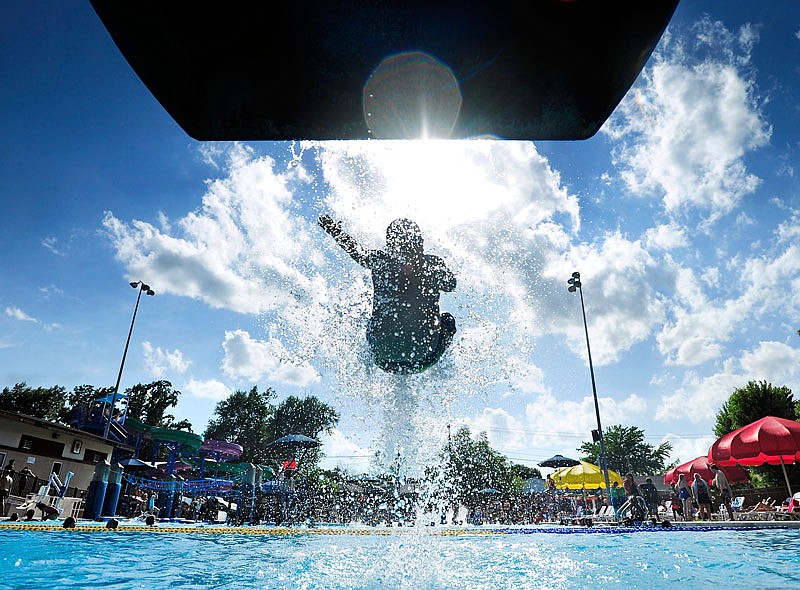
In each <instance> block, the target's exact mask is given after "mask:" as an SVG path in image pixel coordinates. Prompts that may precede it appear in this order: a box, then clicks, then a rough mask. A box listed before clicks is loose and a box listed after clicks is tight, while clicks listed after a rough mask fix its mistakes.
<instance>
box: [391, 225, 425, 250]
mask: <svg viewBox="0 0 800 590" xmlns="http://www.w3.org/2000/svg"><path fill="white" fill-rule="evenodd" d="M386 249H387V250H388V251H389V254H391V255H393V256H397V257H399V258H410V257H412V256H418V255H420V254H422V231H420V229H419V226H418V225H417V224H416V223H414V222H413V221H411V220H410V219H395V220H394V221H393V222H391V223H390V224H389V227H387V228H386Z"/></svg>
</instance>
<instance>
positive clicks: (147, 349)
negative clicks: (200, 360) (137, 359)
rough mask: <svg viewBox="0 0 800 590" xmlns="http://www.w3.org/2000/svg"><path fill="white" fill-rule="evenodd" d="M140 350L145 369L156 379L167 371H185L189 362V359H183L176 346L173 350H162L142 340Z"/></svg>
mask: <svg viewBox="0 0 800 590" xmlns="http://www.w3.org/2000/svg"><path fill="white" fill-rule="evenodd" d="M142 352H143V353H144V363H145V366H146V367H147V371H148V372H149V373H150V375H152V376H153V377H155V378H156V379H160V378H161V377H162V376H164V374H168V373H178V374H180V373H185V372H186V369H188V368H189V365H190V364H191V361H187V360H184V358H183V352H181V351H180V350H178V349H177V348H176V349H175V350H173V351H169V350H164V349H162V348H160V347H157V346H153V345H152V343H150V342H148V341H147V340H145V341H144V342H142Z"/></svg>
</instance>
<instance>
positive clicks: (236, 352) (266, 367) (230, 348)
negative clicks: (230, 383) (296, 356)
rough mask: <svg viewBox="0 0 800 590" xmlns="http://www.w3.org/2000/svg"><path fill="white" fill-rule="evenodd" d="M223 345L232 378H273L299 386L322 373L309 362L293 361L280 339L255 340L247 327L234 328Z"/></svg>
mask: <svg viewBox="0 0 800 590" xmlns="http://www.w3.org/2000/svg"><path fill="white" fill-rule="evenodd" d="M222 347H223V348H224V350H225V357H224V359H223V361H222V370H223V371H224V372H225V374H226V375H228V376H229V377H233V378H236V379H247V380H250V381H259V380H261V379H263V378H269V379H271V380H274V381H277V382H279V383H285V384H288V385H295V386H298V387H306V386H308V385H309V384H311V383H315V382H317V381H319V375H318V374H317V372H316V371H315V370H314V369H313V368H312V367H311V366H310V365H309V364H308V363H307V362H300V363H297V364H295V363H293V362H292V359H291V358H290V355H289V354H288V352H287V351H286V348H285V347H284V345H283V344H282V343H281V342H280V341H279V340H276V339H270V340H268V341H261V340H255V339H253V338H252V337H251V336H250V334H248V333H247V332H246V331H244V330H234V331H226V332H225V341H224V342H223V343H222Z"/></svg>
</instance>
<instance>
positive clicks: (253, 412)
mask: <svg viewBox="0 0 800 590" xmlns="http://www.w3.org/2000/svg"><path fill="white" fill-rule="evenodd" d="M274 397H275V392H274V391H273V390H272V389H269V388H268V389H267V390H266V391H264V392H259V391H258V387H253V388H252V389H251V390H250V391H241V390H237V391H234V392H233V393H232V394H230V395H229V396H228V398H227V399H224V400H222V401H221V402H219V403H218V404H217V405H216V407H215V408H214V416H216V417H215V418H212V419H211V420H209V421H208V427H207V428H206V431H205V433H204V435H203V436H204V437H205V438H207V439H212V440H222V441H226V442H234V443H237V444H239V445H241V446H242V449H243V450H242V461H248V462H250V463H256V464H260V465H263V464H267V463H269V459H270V455H269V451H268V447H267V444H268V443H269V442H270V440H271V439H270V438H269V437H270V434H269V427H268V425H269V419H270V416H271V415H272V412H273V411H274V407H273V406H272V404H270V400H272V399H273V398H274Z"/></svg>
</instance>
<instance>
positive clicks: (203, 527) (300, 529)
mask: <svg viewBox="0 0 800 590" xmlns="http://www.w3.org/2000/svg"><path fill="white" fill-rule="evenodd" d="M775 529H800V520H733V521H695V522H676V523H670V525H669V526H663V525H662V524H658V525H652V524H650V523H649V522H648V523H645V524H640V525H633V526H627V525H623V524H615V523H598V524H595V525H594V526H582V525H559V524H557V523H544V524H538V525H528V526H500V525H483V526H432V527H426V526H422V527H368V526H350V525H328V524H320V525H316V526H308V525H297V526H289V527H286V526H264V525H258V526H226V525H216V524H202V523H186V522H183V523H174V522H159V523H157V524H155V525H154V526H147V525H146V524H144V523H143V522H141V521H131V520H125V519H122V520H120V521H119V524H118V526H117V528H115V529H110V528H107V527H106V523H105V522H96V521H90V520H79V521H78V522H77V523H76V525H75V527H74V528H70V529H65V528H64V527H63V522H62V521H47V522H42V521H15V522H12V521H2V522H0V534H2V531H7V530H15V531H22V530H24V531H64V532H66V533H69V532H105V533H109V534H113V533H118V532H127V533H131V532H136V533H145V532H150V533H183V534H201V535H203V534H204V535H258V536H275V537H290V536H302V535H328V536H347V535H354V536H357V535H367V536H397V535H404V534H429V535H434V536H445V537H450V536H485V535H529V534H620V533H644V532H650V533H655V532H686V531H693V532H710V531H720V530H746V531H753V530H775Z"/></svg>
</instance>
